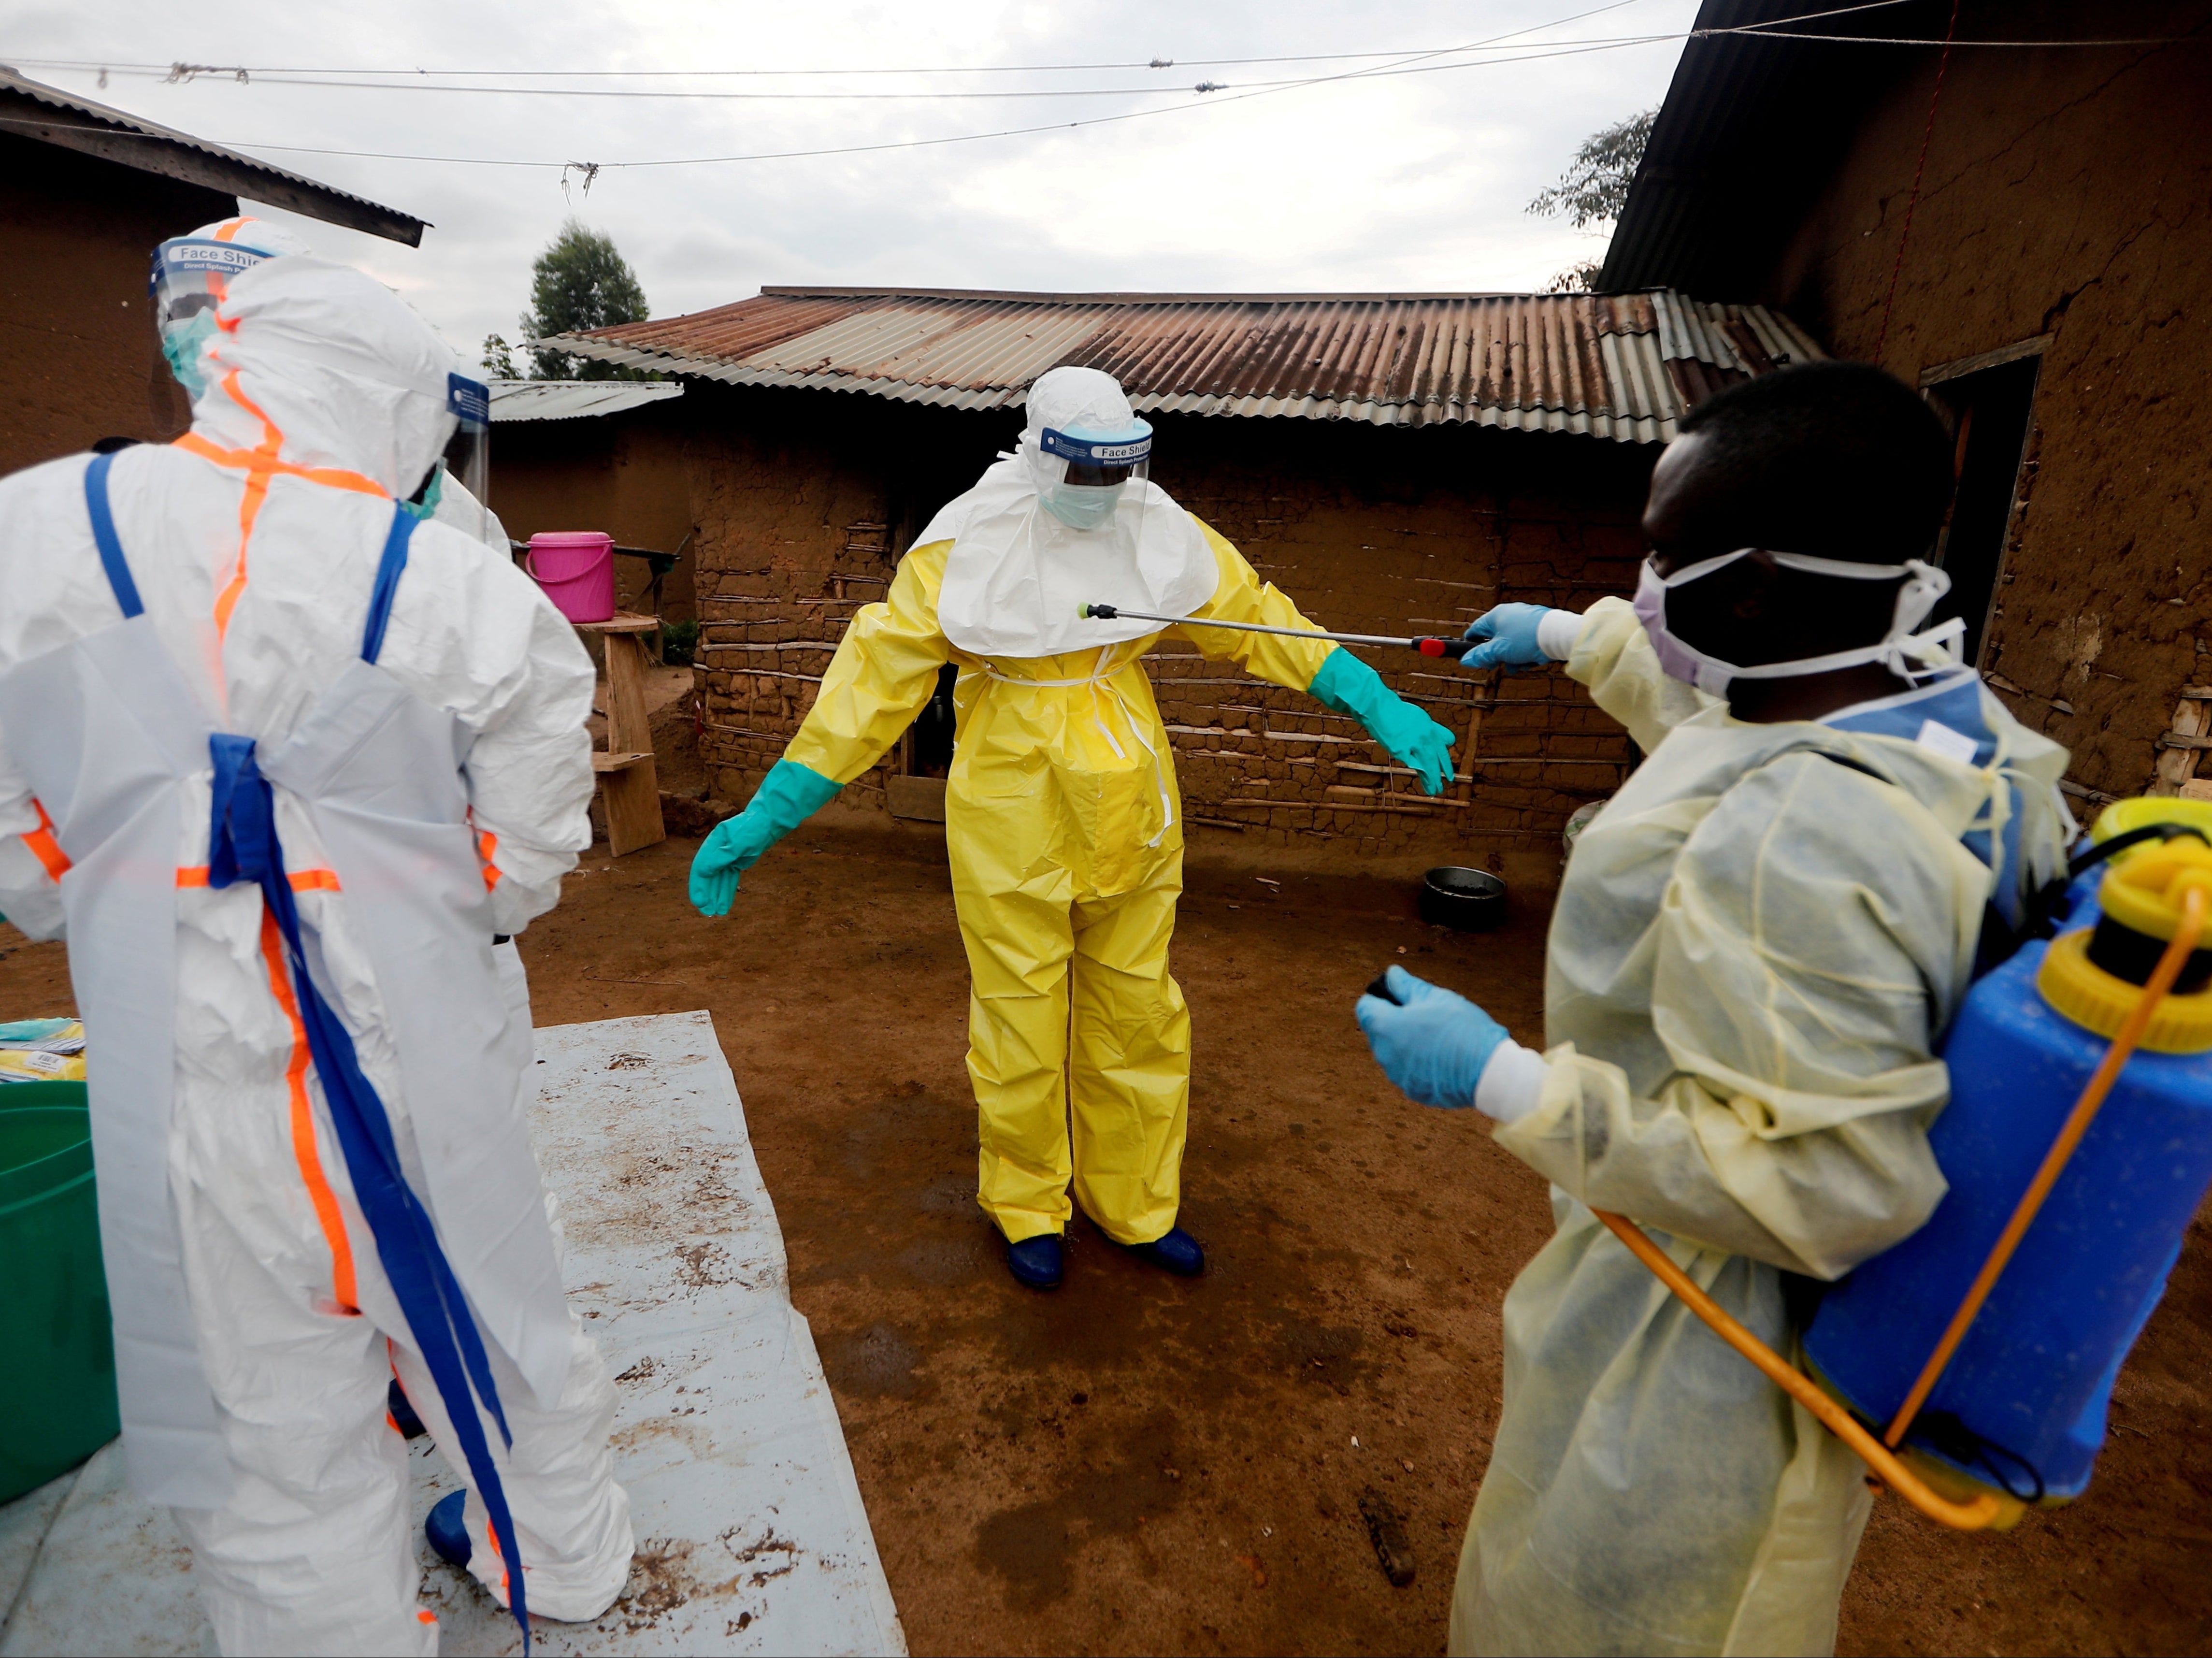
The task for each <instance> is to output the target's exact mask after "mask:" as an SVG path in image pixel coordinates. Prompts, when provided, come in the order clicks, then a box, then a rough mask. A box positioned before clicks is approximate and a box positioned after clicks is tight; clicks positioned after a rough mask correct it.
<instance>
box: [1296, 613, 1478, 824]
mask: <svg viewBox="0 0 2212 1658" xmlns="http://www.w3.org/2000/svg"><path fill="white" fill-rule="evenodd" d="M1306 695H1309V696H1310V697H1312V698H1314V700H1315V701H1319V702H1323V703H1326V704H1327V705H1328V707H1330V708H1334V709H1335V710H1336V711H1337V712H1338V713H1339V714H1350V715H1351V716H1352V718H1353V719H1354V720H1358V722H1359V723H1360V724H1361V725H1363V726H1366V727H1367V733H1368V735H1369V736H1370V737H1372V738H1374V739H1375V740H1376V742H1378V743H1380V744H1382V745H1383V747H1384V748H1386V749H1388V750H1390V752H1391V754H1392V755H1393V756H1395V757H1396V759H1397V762H1398V763H1399V764H1400V765H1401V766H1407V767H1410V768H1413V770H1414V771H1417V772H1419V773H1420V774H1421V787H1422V789H1423V790H1424V791H1425V792H1426V793H1430V794H1442V793H1443V792H1444V780H1445V779H1446V778H1448V777H1449V776H1450V775H1451V774H1452V756H1451V741H1452V739H1451V733H1450V732H1448V731H1446V730H1445V729H1444V728H1443V726H1439V725H1438V724H1437V722H1436V721H1435V720H1431V719H1430V718H1429V717H1428V715H1426V714H1423V713H1422V712H1421V711H1420V710H1419V708H1415V707H1414V706H1413V704H1412V703H1410V702H1403V701H1399V698H1398V694H1397V693H1396V692H1395V691H1394V690H1392V689H1390V688H1389V686H1388V685H1386V684H1384V683H1383V676H1382V675H1381V674H1378V673H1376V671H1375V670H1374V669H1372V668H1370V667H1369V666H1368V665H1366V664H1365V663H1364V662H1362V661H1361V660H1360V659H1358V657H1356V656H1354V655H1353V654H1352V653H1351V652H1350V651H1347V650H1346V649H1345V648H1344V647H1342V646H1341V645H1340V646H1338V647H1336V649H1334V650H1333V651H1331V652H1330V653H1328V661H1326V662H1324V663H1322V665H1321V671H1320V672H1319V673H1317V674H1316V675H1315V676H1314V677H1313V683H1312V684H1310V685H1309V686H1307V687H1306Z"/></svg>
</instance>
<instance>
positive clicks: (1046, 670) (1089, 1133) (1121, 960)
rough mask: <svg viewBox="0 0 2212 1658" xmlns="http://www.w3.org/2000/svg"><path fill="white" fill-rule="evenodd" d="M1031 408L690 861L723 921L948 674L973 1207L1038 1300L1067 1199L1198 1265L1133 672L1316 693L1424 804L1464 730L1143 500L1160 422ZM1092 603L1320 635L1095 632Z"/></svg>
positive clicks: (1183, 1265) (1182, 1040)
mask: <svg viewBox="0 0 2212 1658" xmlns="http://www.w3.org/2000/svg"><path fill="white" fill-rule="evenodd" d="M1026 412H1027V421H1026V423H1025V425H1024V429H1023V432H1022V436H1021V444H1020V448H1019V450H1018V452H1016V453H1014V454H1010V455H1004V456H1001V457H1000V460H999V462H998V464H997V465H994V466H993V467H991V468H990V469H989V470H988V471H986V472H985V473H984V474H983V476H982V477H981V480H979V481H978V482H977V483H976V485H975V488H974V489H970V490H969V491H968V492H967V493H966V494H964V495H961V496H959V497H958V498H957V499H956V500H955V501H952V502H951V504H950V505H949V506H947V507H945V509H944V510H943V511H942V512H940V513H938V515H937V516H936V518H935V519H933V520H932V521H931V523H930V525H929V526H928V527H927V529H925V530H924V531H922V533H921V537H920V539H919V540H918V541H917V542H916V543H915V546H914V547H913V549H912V550H910V551H908V553H907V555H906V556H905V557H904V558H903V559H902V560H901V562H900V563H899V568H898V574H897V576H896V579H895V580H893V581H892V583H891V587H890V595H889V596H888V598H885V599H884V601H883V602H882V603H880V604H870V605H866V606H865V607H863V608H862V610H860V613H859V614H858V615H857V616H854V619H853V623H852V626H851V628H850V629H848V631H847V633H846V635H845V637H844V639H843V640H842V641H841V642H840V643H839V645H838V647H837V652H836V656H835V657H834V658H833V659H831V661H830V664H829V671H827V672H826V673H825V674H824V675H823V680H822V689H821V692H820V694H819V695H817V697H816V699H815V702H814V707H813V708H812V710H811V712H809V714H807V716H806V719H805V723H804V724H803V725H801V726H800V727H799V734H798V736H796V737H795V738H793V739H792V742H791V744H790V745H789V746H788V747H787V749H786V750H784V755H783V758H782V759H781V761H779V762H777V763H776V765H775V768H774V769H773V770H771V771H770V772H769V774H768V777H767V779H766V780H765V781H763V783H762V785H761V786H760V788H759V790H758V791H757V793H755V794H754V796H753V799H752V801H751V803H750V805H747V806H746V808H745V810H744V812H743V813H741V814H740V815H739V816H738V817H734V818H732V819H731V820H730V821H729V822H728V823H724V824H722V825H721V826H720V828H718V829H715V830H714V833H713V834H712V835H708V837H707V840H706V842H705V844H704V845H702V847H700V849H699V854H698V857H697V859H696V861H695V862H694V863H693V865H692V870H691V899H692V902H693V903H695V904H696V906H697V907H698V908H699V909H700V910H701V911H702V913H703V914H708V915H720V914H726V913H727V912H728V910H729V908H730V903H731V900H732V896H733V895H734V894H735V893H736V891H737V890H738V878H739V877H740V876H741V875H742V874H743V873H744V871H745V870H747V869H748V868H750V866H751V865H753V864H754V863H755V862H756V861H757V860H758V859H759V858H760V857H761V855H762V854H763V853H765V852H766V851H767V850H768V849H769V847H771V846H773V845H775V842H776V841H778V840H780V839H781V837H782V836H784V835H787V834H788V833H790V831H791V830H792V829H794V828H795V827H797V826H798V825H799V823H802V822H804V821H805V819H806V817H809V816H810V815H811V814H812V813H813V812H814V811H817V809H819V808H820V807H821V806H822V805H824V804H825V803H826V802H828V801H829V799H830V798H831V797H832V796H834V795H836V793H837V792H838V790H839V789H841V788H842V787H843V786H844V785H846V784H847V783H848V782H850V781H852V780H854V778H856V777H858V776H860V774H862V773H863V772H865V771H866V770H867V769H868V768H870V767H872V766H873V765H874V764H875V763H876V762H878V760H879V759H881V758H882V756H883V755H884V752H885V751H886V750H888V749H890V746H891V744H894V743H895V742H896V741H897V740H898V738H899V737H900V736H901V734H902V733H903V732H905V730H906V729H907V727H908V726H909V725H911V724H912V723H913V721H914V719H915V715H916V714H918V713H919V712H920V711H921V708H923V706H924V705H925V704H926V703H927V701H929V699H930V697H931V696H932V695H933V693H934V692H935V690H936V688H937V683H938V671H939V668H940V667H942V666H943V665H945V664H946V663H948V662H949V663H951V664H954V665H956V666H957V669H958V677H957V685H956V688H955V690H954V701H955V703H956V706H957V720H958V723H957V732H956V742H955V746H954V749H953V756H952V768H951V776H950V777H949V778H948V779H947V780H946V784H945V845H946V850H947V853H948V854H949V856H950V859H951V865H952V890H953V896H954V898H955V901H956V902H957V906H958V910H959V916H960V932H961V937H962V938H963V941H964V942H965V944H966V945H967V949H968V965H969V972H970V974H971V975H972V978H973V997H972V1000H971V1003H970V1007H969V1050H968V1071H969V1076H970V1078H972V1079H973V1081H974V1084H975V1104H976V1113H977V1119H978V1131H979V1137H980V1139H981V1146H980V1151H979V1155H978V1160H977V1161H978V1174H977V1187H978V1192H977V1195H978V1200H979V1201H980V1202H981V1205H982V1207H983V1209H984V1211H985V1212H986V1213H987V1214H988V1215H989V1216H990V1218H991V1219H992V1220H993V1221H994V1223H995V1224H997V1226H998V1228H999V1230H1000V1232H1001V1234H1002V1235H1003V1236H1005V1238H1006V1244H1007V1252H1006V1260H1007V1265H1008V1267H1009V1269H1010V1270H1011V1271H1012V1273H1013V1274H1014V1276H1015V1278H1018V1280H1020V1281H1021V1282H1022V1283H1024V1284H1029V1285H1030V1286H1032V1287H1034V1288H1038V1289H1049V1288H1051V1287H1053V1286H1054V1285H1056V1284H1058V1283H1059V1282H1060V1273H1061V1242H1060V1241H1061V1236H1062V1234H1063V1233H1064V1232H1065V1231H1066V1227H1067V1224H1068V1219H1069V1217H1070V1215H1071V1213H1072V1212H1073V1211H1072V1207H1071V1204H1070V1199H1069V1193H1070V1189H1071V1187H1073V1194H1074V1199H1075V1200H1076V1201H1078V1202H1080V1203H1081V1204H1082V1206H1083V1208H1084V1210H1085V1212H1086V1213H1087V1214H1089V1215H1090V1216H1091V1218H1092V1219H1093V1220H1094V1221H1096V1222H1097V1224H1098V1226H1099V1228H1100V1230H1103V1232H1104V1233H1105V1234H1106V1236H1108V1237H1109V1238H1111V1239H1113V1240H1114V1242H1116V1243H1119V1244H1121V1245H1123V1246H1124V1247H1126V1248H1129V1249H1131V1250H1132V1251H1133V1252H1135V1253H1136V1254H1139V1255H1140V1256H1142V1257H1143V1258H1145V1259H1146V1260H1151V1261H1152V1262H1153V1263H1154V1264H1156V1265H1158V1266H1163V1267H1165V1268H1166V1269H1168V1270H1169V1271H1170V1272H1178V1273H1182V1274H1185V1275H1189V1274H1194V1273H1196V1272H1200V1270H1202V1268H1203V1266H1204V1265H1205V1254H1204V1252H1203V1250H1202V1249H1201V1248H1200V1245H1199V1243H1198V1242H1197V1240H1195V1239H1194V1238H1193V1237H1191V1236H1190V1235H1189V1234H1188V1232H1186V1231H1184V1230H1182V1228H1181V1227H1180V1226H1178V1225H1177V1224H1176V1217H1177V1213H1178V1212H1179V1210H1180V1208H1181V1205H1182V1151H1183V1139H1184V1130H1185V1118H1186V1112H1187V1108H1188V1098H1189V1091H1190V1016H1189V1014H1188V1011H1186V1010H1185V1007H1184V1005H1183V997H1182V990H1181V989H1180V988H1179V987H1177V986H1176V981H1175V980H1174V978H1173V977H1172V976H1171V975H1170V973H1169V971H1168V944H1169V940H1170V937H1171V936H1172V934H1173V932H1174V929H1175V914H1176V899H1177V897H1178V896H1180V895H1181V893H1182V811H1181V810H1180V805H1179V795H1178V792H1177V789H1176V776H1175V762H1174V759H1173V757H1172V755H1171V753H1170V744H1169V738H1168V732H1167V729H1166V727H1165V726H1164V725H1163V724H1162V723H1161V720H1160V714H1159V709H1158V707H1157V706H1156V705H1155V704H1154V702H1153V700H1152V682H1151V681H1150V680H1149V679H1148V678H1147V677H1146V673H1145V671H1144V668H1143V667H1142V665H1140V662H1139V659H1140V658H1142V657H1143V656H1144V654H1145V653H1146V652H1147V651H1149V650H1150V649H1152V647H1153V646H1154V645H1156V644H1158V642H1160V641H1162V640H1164V639H1170V638H1173V639H1180V640H1183V641H1187V642H1188V643H1189V644H1191V645H1194V646H1195V647H1197V648H1198V649H1199V650H1200V652H1202V653H1204V654H1205V655H1206V656H1208V657H1211V658H1212V659H1215V660H1217V661H1230V662H1234V663H1236V664H1237V665H1238V666H1239V667H1242V668H1243V669H1244V670H1245V671H1248V672H1250V673H1254V674H1256V675H1258V676H1259V677H1261V678H1264V679H1267V680H1271V681H1273V683H1276V684H1278V685H1283V686H1286V687H1288V688H1290V689H1293V690H1300V691H1304V692H1307V693H1308V694H1310V695H1312V696H1314V697H1316V698H1317V699H1318V700H1320V701H1322V702H1324V703H1326V704H1328V706H1329V707H1330V708H1335V709H1337V710H1338V711H1339V712H1340V713H1344V714H1351V715H1353V716H1354V717H1356V718H1358V720H1360V721H1361V722H1362V723H1364V725H1365V726H1366V727H1367V729H1368V731H1369V732H1370V733H1371V734H1372V735H1373V736H1374V737H1375V738H1376V741H1377V742H1379V743H1381V744H1383V746H1384V747H1385V748H1386V749H1387V750H1389V752H1390V753H1391V754H1392V755H1394V756H1396V757H1397V759H1398V761H1399V762H1400V763H1401V764H1402V765H1405V766H1407V767H1410V768H1413V770H1414V771H1416V772H1417V773H1419V775H1420V778H1421V782H1422V786H1423V787H1424V788H1425V789H1426V790H1427V791H1428V793H1431V794H1435V793H1439V792H1440V791H1441V790H1442V789H1443V785H1444V781H1445V779H1446V778H1447V777H1448V776H1449V774H1450V770H1451V754H1450V742H1451V738H1450V734H1449V732H1446V731H1445V730H1444V728H1443V726H1439V725H1437V723H1436V722H1435V721H1434V720H1431V719H1430V718H1429V717H1428V716H1427V715H1426V714H1423V713H1421V712H1420V711H1419V709H1418V708H1413V707H1412V706H1411V705H1409V704H1407V703H1406V702H1403V701H1400V700H1399V698H1398V697H1397V696H1396V695H1394V694H1393V693H1392V692H1391V691H1390V690H1389V688H1388V687H1387V686H1385V685H1384V684H1383V680H1382V678H1381V677H1380V676H1379V675H1378V674H1376V671H1375V670H1374V669H1372V668H1370V667H1369V666H1368V665H1366V664H1365V663H1364V662H1362V661H1360V660H1359V659H1358V658H1357V657H1355V656H1353V655H1352V653H1350V652H1349V651H1346V650H1345V649H1342V648H1341V647H1338V646H1336V645H1334V644H1332V643H1329V642H1328V641H1324V640H1320V639H1316V638H1313V637H1311V636H1310V635H1311V632H1312V630H1311V629H1310V627H1309V626H1308V625H1307V624H1306V623H1305V620H1304V617H1303V616H1300V615H1299V614H1298V611H1297V607H1296V606H1295V605H1293V604H1291V601H1290V600H1289V599H1288V598H1285V597H1284V596H1283V595H1282V594H1281V593H1279V592H1276V591H1275V589H1274V588H1273V586H1268V585H1266V584H1264V583H1262V582H1261V580H1260V578H1259V577H1258V576H1257V575H1256V574H1254V573H1253V569H1252V567H1251V566H1250V565H1249V564H1248V563H1246V562H1245V561H1244V559H1243V556H1241V555H1240V554H1238V552H1237V550H1236V549H1235V548H1234V547H1232V546H1231V545H1230V544H1229V543H1228V542H1226V541H1225V540H1223V539H1222V538H1221V537H1219V536H1218V535H1216V534H1215V533H1214V532H1213V531H1212V530H1210V529H1208V528H1207V527H1206V525H1203V524H1201V523H1200V522H1199V521H1198V520H1197V519H1194V518H1193V517H1192V516H1191V515H1190V514H1189V513H1187V512H1185V511H1184V510H1183V509H1182V507H1180V506H1178V505H1176V502H1175V501H1174V500H1173V498H1172V497H1170V495H1168V494H1167V492H1166V491H1165V490H1164V489H1160V488H1159V486H1158V485H1157V484H1155V483H1152V481H1151V479H1150V477H1149V476H1148V473H1149V467H1150V462H1151V457H1152V428H1151V427H1150V426H1149V425H1147V424H1146V422H1143V421H1141V420H1139V419H1138V418H1137V417H1136V415H1135V413H1134V412H1133V410H1131V408H1130V406H1129V400H1128V398H1127V397H1126V396H1124V395H1123V393H1122V391H1121V386H1120V385H1119V384H1118V383H1117V382H1116V381H1115V380H1114V379H1113V377H1112V376H1110V375H1108V374H1101V373H1100V372H1099V371H1097V369H1093V368H1055V369H1053V370H1051V371H1050V372H1049V373H1047V374H1043V375H1041V376H1040V377H1039V378H1038V380H1037V381H1036V384H1035V385H1034V386H1031V387H1030V392H1029V398H1028V404H1027V410H1026ZM1094 601H1095V602H1096V603H1097V604H1099V605H1102V606H1105V607H1126V608H1128V609H1130V610H1142V611H1150V612H1157V613H1158V614H1161V615H1167V616H1189V617H1192V618H1194V620H1195V619H1207V620H1214V621H1222V622H1244V623H1261V624H1265V625H1269V626H1273V627H1279V628H1284V629H1291V630H1293V633H1294V635H1305V636H1303V637H1300V636H1293V637H1289V638H1285V637H1283V636H1281V635H1275V634H1265V633H1246V632H1237V633H1225V632H1223V631H1222V630H1220V629H1213V628H1206V627H1197V626H1193V627H1190V628H1189V629H1188V630H1187V631H1186V630H1184V629H1178V628H1173V627H1169V628H1163V627H1162V626H1161V625H1160V624H1159V623H1156V622H1152V621H1146V620H1141V619H1138V618H1136V617H1134V616H1130V617H1124V618H1120V619H1114V620H1106V619H1101V618H1099V617H1097V616H1085V614H1084V610H1085V606H1086V605H1088V604H1092V603H1093V602H1094ZM1071 1119H1072V1123H1073V1127H1072V1129H1071Z"/></svg>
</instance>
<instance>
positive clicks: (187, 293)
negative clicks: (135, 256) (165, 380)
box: [148, 218, 307, 398]
mask: <svg viewBox="0 0 2212 1658" xmlns="http://www.w3.org/2000/svg"><path fill="white" fill-rule="evenodd" d="M305 252H307V244H306V243H305V242H303V241H301V240H300V239H299V238H298V237H297V236H295V235H294V234H292V233H291V232H290V231H289V230H286V229H285V228H283V226H281V225H274V224H270V222H268V221H266V220H265V219H251V218H239V219H222V220H217V221H216V222H215V223H213V224H207V225H203V226H201V227H200V228H198V229H197V230H195V231H194V232H192V234H191V235H189V236H173V237H171V238H170V239H169V240H167V241H166V242H163V243H162V244H161V246H159V247H157V248H155V250H154V269H153V275H152V279H151V280H150V282H149V283H148V288H149V293H150V294H151V296H152V299H153V302H154V326H155V328H156V329H157V330H158V331H160V333H161V355H163V356H164V357H166V358H167V359H168V361H169V368H170V372H172V373H173V374H175V375H176V377H177V380H178V381H179V384H181V385H182V386H184V388H185V391H187V392H190V393H191V395H192V396H193V397H194V398H197V397H198V396H199V394H200V392H201V389H202V387H203V386H204V380H202V379H201V376H200V371H199V360H200V349H201V347H202V346H203V345H204V344H205V343H207V340H208V338H209V337H210V336H211V335H213V334H214V332H215V313H216V307H217V306H219V305H221V304H222V301H223V297H224V295H227V294H228V292H229V291H230V284H231V283H232V282H234V281H235V280H236V279H237V278H238V277H239V276H242V275H244V274H245V273H246V271H247V270H251V269H252V267H253V266H255V265H257V264H260V263H261V262H262V260H264V259H273V258H277V257H278V256H279V255H281V254H285V253H305Z"/></svg>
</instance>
